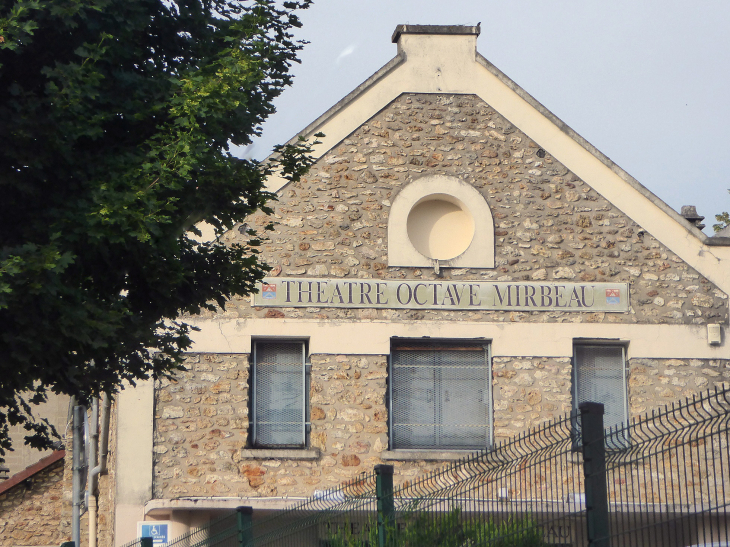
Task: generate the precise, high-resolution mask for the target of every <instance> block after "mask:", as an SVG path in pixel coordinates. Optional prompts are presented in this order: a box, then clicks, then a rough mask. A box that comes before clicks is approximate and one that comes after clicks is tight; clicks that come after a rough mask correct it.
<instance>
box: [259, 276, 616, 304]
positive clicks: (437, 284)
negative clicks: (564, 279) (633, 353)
mask: <svg viewBox="0 0 730 547" xmlns="http://www.w3.org/2000/svg"><path fill="white" fill-rule="evenodd" d="M258 289H259V292H258V294H254V295H253V305H254V306H260V307H300V308H301V307H308V308H309V307H322V308H384V309H385V308H391V309H392V308H395V309H398V308H403V309H429V310H435V309H440V310H501V311H567V312H598V311H600V312H628V311H629V285H628V283H554V282H552V283H551V282H527V281H525V282H521V281H514V282H513V281H460V280H429V281H425V280H424V281H393V280H375V279H357V280H355V279H352V280H349V279H348V280H345V279H321V278H320V279H307V278H299V277H297V278H293V277H288V278H287V277H277V278H267V279H265V280H264V281H263V282H262V283H259V285H258Z"/></svg>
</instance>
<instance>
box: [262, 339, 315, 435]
mask: <svg viewBox="0 0 730 547" xmlns="http://www.w3.org/2000/svg"><path fill="white" fill-rule="evenodd" d="M252 382H253V389H252V393H253V396H252V405H251V406H252V423H251V428H252V442H253V445H254V446H290V447H302V446H305V445H306V426H307V405H306V401H307V397H306V393H307V374H306V348H305V345H304V343H303V342H278V341H277V342H255V343H254V347H253V375H252Z"/></svg>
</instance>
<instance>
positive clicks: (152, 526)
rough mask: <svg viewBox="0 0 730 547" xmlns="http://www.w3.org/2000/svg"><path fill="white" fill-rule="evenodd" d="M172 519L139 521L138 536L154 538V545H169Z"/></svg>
mask: <svg viewBox="0 0 730 547" xmlns="http://www.w3.org/2000/svg"><path fill="white" fill-rule="evenodd" d="M169 530H170V521H166V520H148V521H144V522H137V537H140V538H152V545H167V542H168V541H169Z"/></svg>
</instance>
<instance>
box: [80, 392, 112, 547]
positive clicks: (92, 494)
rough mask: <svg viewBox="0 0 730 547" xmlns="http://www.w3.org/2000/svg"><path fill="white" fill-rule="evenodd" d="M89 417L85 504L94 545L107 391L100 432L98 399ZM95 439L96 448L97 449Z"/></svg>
mask: <svg viewBox="0 0 730 547" xmlns="http://www.w3.org/2000/svg"><path fill="white" fill-rule="evenodd" d="M92 408H93V410H92V418H91V423H92V426H91V447H90V450H89V481H88V490H87V491H86V497H87V506H88V508H89V547H96V535H97V530H96V513H97V498H96V490H97V487H98V484H99V475H100V474H101V473H106V461H107V455H108V454H109V449H108V447H107V444H108V441H109V417H110V414H111V412H110V409H111V398H110V397H109V395H108V394H107V393H104V395H102V400H101V434H100V433H99V425H98V422H99V399H94V402H93V407H92ZM97 439H98V440H99V442H98V446H99V448H98V450H97ZM97 452H101V454H100V458H99V464H98V465H97V462H96V459H97Z"/></svg>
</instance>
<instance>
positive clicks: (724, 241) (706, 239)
mask: <svg viewBox="0 0 730 547" xmlns="http://www.w3.org/2000/svg"><path fill="white" fill-rule="evenodd" d="M476 61H477V63H479V64H480V65H482V66H483V67H484V68H486V69H487V70H488V71H489V72H491V73H492V74H493V75H494V76H496V77H497V78H498V79H499V80H500V81H501V82H502V83H503V84H504V85H506V86H507V87H508V88H510V89H511V90H512V91H513V92H514V93H516V94H517V95H518V96H519V97H520V98H521V99H523V100H524V101H525V102H527V103H528V104H529V105H530V106H532V107H533V108H534V109H535V110H537V111H538V112H539V113H540V114H542V115H543V116H545V117H546V118H547V119H548V120H550V121H551V122H552V123H553V124H554V125H555V126H556V127H557V128H558V129H560V130H561V131H562V132H563V133H565V134H566V135H568V137H570V138H571V139H573V140H574V141H575V142H576V143H578V144H579V145H580V146H581V147H583V148H584V149H585V150H586V151H588V152H589V153H590V154H591V155H593V156H594V157H595V158H596V159H597V160H599V161H600V162H601V163H603V164H604V165H605V166H606V167H608V168H609V169H610V170H611V171H613V172H614V173H615V174H616V175H618V176H619V177H620V178H621V179H622V180H624V182H626V183H628V184H629V185H631V186H632V187H633V188H634V189H635V190H636V191H637V192H639V193H641V194H642V195H643V196H644V197H646V198H647V199H648V200H650V201H651V202H652V203H653V204H654V205H656V206H657V207H658V208H659V209H661V210H662V211H663V212H664V213H665V214H667V215H668V216H670V217H671V218H672V219H673V220H674V221H676V222H677V223H679V224H680V225H681V226H683V227H684V228H685V229H686V230H687V231H688V232H689V233H691V234H692V235H693V236H694V237H696V238H697V239H699V240H700V242H702V243H703V244H705V245H716V246H717V245H719V246H724V245H730V238H711V237H710V236H708V235H706V234H705V233H703V232H702V231H701V230H700V229H699V228H697V227H696V226H694V225H693V224H692V223H690V222H689V221H687V219H685V218H684V217H683V216H682V215H680V214H679V213H678V212H677V211H675V210H674V209H672V208H671V207H670V206H669V205H667V204H666V203H665V202H664V201H663V200H662V199H661V198H659V197H658V196H657V195H656V194H654V193H653V192H652V191H651V190H649V189H648V188H647V187H646V186H644V185H643V184H641V183H640V182H639V181H638V180H636V179H635V178H634V177H632V176H631V175H630V174H629V173H627V172H626V171H625V170H624V169H622V168H621V167H619V166H618V165H617V164H616V163H615V162H614V161H613V160H611V158H609V157H608V156H606V155H605V154H604V153H603V152H601V151H600V150H598V148H596V147H595V146H593V145H592V144H591V143H590V142H588V141H587V140H586V139H585V138H584V137H582V136H581V135H579V134H578V133H576V131H575V130H573V129H572V128H571V127H570V126H569V125H568V124H566V123H565V122H564V121H563V120H561V119H560V118H558V117H557V116H556V115H555V114H553V113H552V112H551V111H550V110H549V109H548V108H547V107H545V106H544V105H543V104H542V103H540V101H538V100H537V99H535V98H534V97H533V96H532V95H530V94H529V93H528V92H527V91H525V90H524V89H523V88H522V87H520V86H519V85H518V84H517V83H516V82H515V81H514V80H512V79H511V78H509V76H507V75H506V74H505V73H504V72H502V71H501V70H499V69H498V68H497V67H496V66H494V65H493V64H492V63H491V62H489V61H488V60H487V59H486V58H485V57H484V56H483V55H482V54H481V53H479V52H477V56H476Z"/></svg>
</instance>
